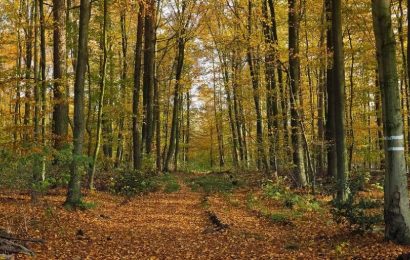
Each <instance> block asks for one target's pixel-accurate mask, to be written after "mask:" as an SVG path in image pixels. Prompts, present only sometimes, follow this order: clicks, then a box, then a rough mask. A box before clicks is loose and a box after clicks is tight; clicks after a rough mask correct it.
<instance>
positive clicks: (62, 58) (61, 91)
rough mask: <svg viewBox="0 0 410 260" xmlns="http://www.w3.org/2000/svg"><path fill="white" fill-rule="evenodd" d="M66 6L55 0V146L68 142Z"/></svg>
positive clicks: (59, 146)
mask: <svg viewBox="0 0 410 260" xmlns="http://www.w3.org/2000/svg"><path fill="white" fill-rule="evenodd" d="M66 62H67V61H66V7H65V1H64V0H53V79H54V86H53V95H54V97H53V99H54V100H53V101H54V105H53V124H52V126H53V129H52V132H53V135H54V148H55V149H57V150H60V149H62V148H64V147H65V146H66V144H67V141H68V140H67V137H68V136H67V135H68V100H67V98H68V97H67V95H66V93H67V89H68V86H67V79H66V71H67V70H66Z"/></svg>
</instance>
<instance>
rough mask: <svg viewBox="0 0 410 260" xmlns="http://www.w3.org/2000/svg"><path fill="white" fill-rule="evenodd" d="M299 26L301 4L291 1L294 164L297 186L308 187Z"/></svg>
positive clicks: (290, 33) (290, 67)
mask: <svg viewBox="0 0 410 260" xmlns="http://www.w3.org/2000/svg"><path fill="white" fill-rule="evenodd" d="M299 26H300V3H299V1H297V0H289V76H290V89H291V90H290V91H291V116H292V118H291V125H292V145H293V163H294V165H295V175H296V177H297V184H298V185H299V186H301V187H304V186H306V185H307V178H306V171H305V163H304V154H303V143H302V135H301V129H300V120H301V118H300V117H299V112H298V110H299V109H300V108H299V106H300V94H299V91H300V60H299Z"/></svg>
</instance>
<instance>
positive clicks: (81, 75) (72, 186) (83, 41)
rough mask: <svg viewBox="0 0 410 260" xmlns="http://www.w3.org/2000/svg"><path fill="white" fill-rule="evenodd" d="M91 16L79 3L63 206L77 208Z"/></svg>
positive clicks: (86, 0)
mask: <svg viewBox="0 0 410 260" xmlns="http://www.w3.org/2000/svg"><path fill="white" fill-rule="evenodd" d="M90 14H91V3H90V0H81V2H80V21H79V35H78V55H77V57H78V58H77V64H76V71H75V81H74V134H73V135H74V136H73V160H72V163H71V176H70V181H69V184H68V192H67V198H66V202H65V205H66V206H68V207H77V206H80V205H81V171H82V167H81V164H82V162H81V158H82V156H83V141H84V83H85V72H86V66H87V45H88V44H87V43H88V28H89V20H90Z"/></svg>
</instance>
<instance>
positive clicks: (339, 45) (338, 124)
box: [328, 0, 348, 201]
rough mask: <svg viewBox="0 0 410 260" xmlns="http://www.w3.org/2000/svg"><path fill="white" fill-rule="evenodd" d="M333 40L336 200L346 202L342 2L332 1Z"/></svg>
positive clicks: (346, 172)
mask: <svg viewBox="0 0 410 260" xmlns="http://www.w3.org/2000/svg"><path fill="white" fill-rule="evenodd" d="M332 32H333V35H332V40H333V47H334V51H333V63H334V64H333V66H334V70H333V77H334V89H333V90H334V92H332V93H328V95H332V94H333V95H334V104H335V111H334V112H335V128H336V131H335V134H336V159H337V163H336V165H337V175H336V181H337V194H336V200H338V201H345V200H346V199H347V195H348V184H347V181H348V170H347V169H346V143H345V122H344V116H345V101H344V89H345V68H344V51H343V38H342V12H341V0H332Z"/></svg>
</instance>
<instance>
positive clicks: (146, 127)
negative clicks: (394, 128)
mask: <svg viewBox="0 0 410 260" xmlns="http://www.w3.org/2000/svg"><path fill="white" fill-rule="evenodd" d="M155 9H156V8H155V0H149V1H148V2H147V3H146V10H145V26H144V27H145V28H144V30H145V36H144V37H145V41H144V78H143V112H144V114H143V124H142V142H143V144H144V145H145V152H146V153H147V154H151V150H152V136H153V132H152V131H153V89H154V65H155V63H154V59H155V38H156V37H155V22H156V18H155V13H156V11H155Z"/></svg>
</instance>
